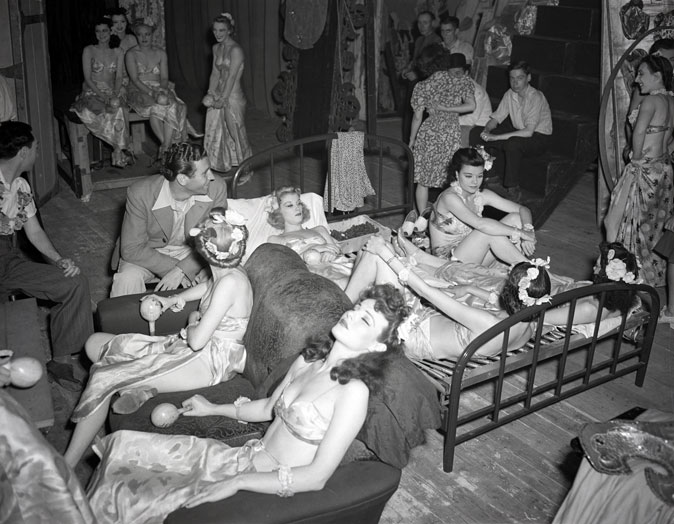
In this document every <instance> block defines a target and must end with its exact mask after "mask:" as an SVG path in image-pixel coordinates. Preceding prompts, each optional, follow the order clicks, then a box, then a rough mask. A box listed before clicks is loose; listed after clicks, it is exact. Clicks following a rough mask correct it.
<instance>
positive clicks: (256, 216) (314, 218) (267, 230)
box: [227, 193, 328, 262]
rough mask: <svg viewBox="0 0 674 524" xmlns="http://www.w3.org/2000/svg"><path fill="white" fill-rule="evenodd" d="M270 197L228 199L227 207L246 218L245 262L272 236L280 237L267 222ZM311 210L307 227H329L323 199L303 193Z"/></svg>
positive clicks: (303, 198)
mask: <svg viewBox="0 0 674 524" xmlns="http://www.w3.org/2000/svg"><path fill="white" fill-rule="evenodd" d="M268 198H269V197H268V196H263V197H257V198H228V199H227V207H228V208H229V209H233V210H234V211H237V212H238V213H240V214H242V215H243V216H244V217H246V219H247V222H246V227H247V228H248V242H247V244H246V253H245V254H244V256H243V260H242V261H243V262H245V261H246V260H248V258H249V257H250V255H251V254H252V253H253V251H255V250H256V249H257V248H258V247H259V246H260V245H261V244H264V243H265V242H267V239H268V238H269V237H270V236H271V235H278V234H279V230H278V229H275V228H273V227H272V226H271V224H269V222H267V211H265V207H266V205H267V199H268ZM300 199H301V200H302V202H304V203H305V204H306V205H307V207H308V208H309V212H310V215H309V220H307V221H306V222H305V226H306V227H308V228H312V227H315V226H325V227H328V221H327V219H326V218H325V212H324V211H323V197H321V196H320V195H317V194H316V193H303V194H302V195H301V196H300Z"/></svg>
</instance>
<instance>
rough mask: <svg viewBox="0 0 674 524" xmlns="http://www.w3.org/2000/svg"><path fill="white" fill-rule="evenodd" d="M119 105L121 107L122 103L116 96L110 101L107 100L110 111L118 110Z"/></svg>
mask: <svg viewBox="0 0 674 524" xmlns="http://www.w3.org/2000/svg"><path fill="white" fill-rule="evenodd" d="M120 105H122V102H121V100H120V99H119V98H117V97H116V96H113V97H112V98H111V99H110V100H108V106H110V109H119V106H120Z"/></svg>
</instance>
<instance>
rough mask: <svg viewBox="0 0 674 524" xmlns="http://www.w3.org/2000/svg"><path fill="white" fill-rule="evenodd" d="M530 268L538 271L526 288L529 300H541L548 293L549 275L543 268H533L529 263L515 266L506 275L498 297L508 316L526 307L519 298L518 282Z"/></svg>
mask: <svg viewBox="0 0 674 524" xmlns="http://www.w3.org/2000/svg"><path fill="white" fill-rule="evenodd" d="M532 267H535V268H537V269H538V270H539V271H538V276H537V277H536V278H535V279H534V280H532V281H531V283H530V284H529V287H528V288H527V293H528V295H529V296H530V297H531V298H541V297H542V296H543V295H547V294H549V293H550V275H548V272H547V271H546V270H545V268H544V267H540V266H535V265H534V264H532V263H531V262H520V263H519V264H515V266H514V267H513V268H512V269H511V270H510V273H508V278H507V279H506V281H505V284H504V285H503V289H502V290H501V294H500V295H499V303H500V304H501V307H502V308H503V309H505V310H506V312H507V313H508V315H513V314H515V313H517V312H518V311H521V310H523V309H524V308H526V307H527V306H526V305H524V303H523V302H522V300H521V299H520V297H519V292H520V288H519V284H520V280H521V279H522V278H523V277H526V276H527V270H528V269H531V268H532Z"/></svg>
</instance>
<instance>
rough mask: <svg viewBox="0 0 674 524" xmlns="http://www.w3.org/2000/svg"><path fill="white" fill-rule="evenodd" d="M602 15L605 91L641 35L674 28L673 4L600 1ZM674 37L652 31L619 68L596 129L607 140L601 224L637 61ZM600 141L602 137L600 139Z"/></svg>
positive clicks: (664, 0) (618, 167) (617, 167)
mask: <svg viewBox="0 0 674 524" xmlns="http://www.w3.org/2000/svg"><path fill="white" fill-rule="evenodd" d="M602 4H603V9H604V11H603V13H602V76H601V77H602V86H603V89H604V91H605V90H606V89H607V88H608V87H609V86H607V85H606V83H607V81H608V79H609V76H610V75H611V71H612V70H613V68H614V66H615V65H616V64H617V63H618V61H619V60H620V58H621V57H622V56H623V54H624V53H625V52H626V51H627V50H628V49H629V48H630V47H631V46H632V45H633V44H634V43H635V42H636V41H637V40H639V38H641V36H642V35H644V34H645V33H646V32H647V31H650V30H652V29H654V28H655V27H658V26H667V25H669V26H671V25H674V14H672V11H673V10H674V0H603V2H602ZM661 37H668V38H672V37H674V31H671V30H667V31H654V32H652V33H650V34H648V35H647V36H646V37H645V38H644V39H643V40H642V41H641V42H640V43H639V44H638V45H637V47H636V48H635V49H634V50H633V51H631V52H630V54H629V55H628V59H627V60H626V61H625V62H624V63H623V66H622V67H621V68H620V71H619V72H618V74H617V76H616V77H615V81H614V82H613V92H612V94H611V97H610V98H609V99H608V105H607V107H606V120H605V125H604V127H603V128H600V129H599V132H600V133H604V135H605V137H606V145H607V151H606V152H607V156H608V162H606V165H604V164H602V165H600V173H599V180H598V191H597V193H598V201H597V220H598V221H601V220H603V217H604V215H605V213H606V209H607V207H608V200H609V196H610V195H609V189H608V186H607V184H606V177H608V178H609V179H611V180H613V181H615V180H616V179H617V178H618V177H619V176H620V173H621V171H622V169H623V167H624V164H623V162H622V158H621V152H622V149H623V147H624V145H625V131H624V126H625V117H626V113H627V108H628V106H629V99H630V90H631V85H632V82H633V81H634V70H635V68H636V66H637V65H638V63H639V60H640V57H641V56H643V55H645V54H646V53H647V52H648V48H649V47H650V46H651V44H652V43H653V41H654V40H657V39H658V38H661ZM600 138H601V137H600Z"/></svg>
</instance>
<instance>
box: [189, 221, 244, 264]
mask: <svg viewBox="0 0 674 524" xmlns="http://www.w3.org/2000/svg"><path fill="white" fill-rule="evenodd" d="M210 218H211V220H212V221H213V224H228V225H230V226H232V233H231V238H232V242H231V243H230V245H229V248H228V249H227V251H220V250H219V249H218V246H217V245H216V244H215V242H213V240H212V238H213V237H212V236H209V237H208V238H206V236H205V235H204V236H203V238H202V239H201V240H202V245H203V247H204V249H205V250H206V251H208V252H209V253H210V254H211V255H212V256H213V258H215V259H216V260H217V261H219V262H224V261H227V260H229V259H231V258H235V257H236V256H237V255H239V254H242V253H241V246H240V243H241V242H243V241H245V240H246V238H247V237H248V234H247V229H246V226H245V223H246V219H245V218H244V217H243V216H242V215H241V214H239V213H238V212H236V211H234V210H232V209H227V210H226V211H225V212H224V213H222V212H221V211H217V210H214V211H211V213H210ZM208 229H209V228H208V227H204V228H200V227H193V228H192V229H190V236H192V237H197V236H199V234H201V233H202V232H205V231H208Z"/></svg>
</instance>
